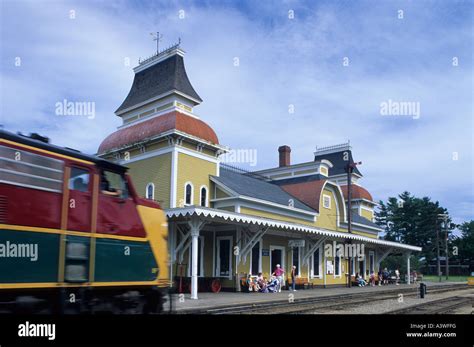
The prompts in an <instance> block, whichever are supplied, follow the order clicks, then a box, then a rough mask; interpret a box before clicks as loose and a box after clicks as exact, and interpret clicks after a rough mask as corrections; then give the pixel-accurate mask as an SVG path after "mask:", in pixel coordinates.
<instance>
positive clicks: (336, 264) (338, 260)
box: [334, 255, 341, 277]
mask: <svg viewBox="0 0 474 347" xmlns="http://www.w3.org/2000/svg"><path fill="white" fill-rule="evenodd" d="M334 276H335V277H338V276H341V256H340V255H336V257H335V258H334Z"/></svg>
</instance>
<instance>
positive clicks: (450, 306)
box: [389, 296, 474, 314]
mask: <svg viewBox="0 0 474 347" xmlns="http://www.w3.org/2000/svg"><path fill="white" fill-rule="evenodd" d="M473 303H474V298H472V297H465V296H454V297H450V298H445V299H439V300H432V301H429V302H424V303H422V304H418V305H413V306H409V307H404V308H401V309H398V310H395V311H391V312H389V314H442V313H448V312H450V311H453V310H454V309H456V308H459V307H462V306H464V305H469V304H470V305H472V304H473Z"/></svg>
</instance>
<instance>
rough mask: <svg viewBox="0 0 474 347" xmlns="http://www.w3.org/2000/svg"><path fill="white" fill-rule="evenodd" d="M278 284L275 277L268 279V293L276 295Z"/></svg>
mask: <svg viewBox="0 0 474 347" xmlns="http://www.w3.org/2000/svg"><path fill="white" fill-rule="evenodd" d="M279 284H280V282H279V281H278V278H276V277H275V276H272V277H270V282H268V284H267V289H268V291H269V292H270V293H277V292H278V287H279Z"/></svg>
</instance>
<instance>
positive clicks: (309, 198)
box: [280, 180, 326, 212]
mask: <svg viewBox="0 0 474 347" xmlns="http://www.w3.org/2000/svg"><path fill="white" fill-rule="evenodd" d="M324 183H326V180H318V181H310V182H300V183H294V184H284V185H281V186H280V187H281V188H282V189H283V190H285V191H286V192H288V193H290V194H291V195H293V196H295V197H297V198H298V199H299V200H301V201H302V202H304V203H305V204H306V205H308V206H310V207H312V208H314V209H315V210H316V211H318V212H319V200H320V196H321V191H322V190H323V186H324Z"/></svg>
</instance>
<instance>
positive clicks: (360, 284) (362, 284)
mask: <svg viewBox="0 0 474 347" xmlns="http://www.w3.org/2000/svg"><path fill="white" fill-rule="evenodd" d="M356 279H357V283H358V285H359V287H365V286H366V285H367V282H365V280H364V278H363V277H362V276H361V275H359V273H356Z"/></svg>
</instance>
